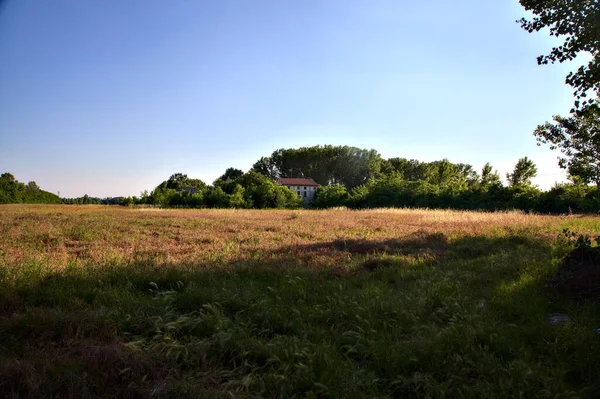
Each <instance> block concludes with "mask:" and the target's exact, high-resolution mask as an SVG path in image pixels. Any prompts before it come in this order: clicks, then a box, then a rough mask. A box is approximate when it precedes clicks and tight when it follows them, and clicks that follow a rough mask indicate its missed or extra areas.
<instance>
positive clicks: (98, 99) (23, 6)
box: [0, 0, 578, 197]
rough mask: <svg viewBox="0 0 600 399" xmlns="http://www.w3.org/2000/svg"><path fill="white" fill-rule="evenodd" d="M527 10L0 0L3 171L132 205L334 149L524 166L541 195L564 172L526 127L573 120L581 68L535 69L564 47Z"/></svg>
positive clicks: (279, 1)
mask: <svg viewBox="0 0 600 399" xmlns="http://www.w3.org/2000/svg"><path fill="white" fill-rule="evenodd" d="M0 2H1V0H0ZM523 15H524V10H523V9H522V7H521V6H520V5H519V3H518V1H517V0H505V1H481V0H455V1H451V2H450V1H447V0H430V1H427V2H415V1H411V2H409V1H398V0H369V1H364V0H193V1H192V0H189V1H188V0H179V1H164V0H163V1H155V0H128V1H122V0H101V1H100V0H53V1H46V0H5V1H4V4H3V6H1V8H0V172H10V173H12V174H13V175H14V176H15V177H16V178H17V180H19V181H23V182H28V181H31V180H33V181H35V182H37V183H38V185H39V186H40V187H41V188H42V189H45V190H47V191H51V192H54V193H60V196H61V197H77V196H82V195H84V194H88V195H90V196H94V197H108V196H128V195H138V194H139V193H140V192H141V191H142V190H152V189H153V188H154V187H155V186H157V185H158V184H159V183H160V182H161V181H163V180H166V179H167V178H168V177H169V176H170V175H171V174H173V173H178V172H179V173H185V174H187V175H188V176H190V177H194V178H200V179H202V180H203V181H205V182H207V183H211V182H212V181H214V180H215V179H216V178H217V177H218V176H220V175H221V174H223V172H224V171H225V169H226V168H228V167H235V168H239V169H242V170H244V171H247V170H249V169H250V168H251V166H252V164H253V163H254V162H255V161H257V160H258V159H259V158H260V157H261V156H269V155H270V154H271V153H272V152H273V151H274V150H276V149H279V148H298V147H303V146H313V145H319V144H320V145H324V144H332V145H350V146H356V147H360V148H367V149H375V150H377V151H379V153H380V154H381V155H382V156H383V157H385V158H390V157H404V158H409V159H418V160H421V161H434V160H440V159H443V158H447V159H448V160H450V161H451V162H460V163H468V164H472V165H473V166H474V167H475V168H476V169H478V170H480V169H481V167H482V166H483V165H484V164H485V163H486V162H491V164H492V165H493V166H494V167H495V168H496V169H497V170H498V171H499V173H500V174H501V176H504V175H505V174H506V172H509V171H511V170H512V168H513V166H514V164H515V163H516V162H517V160H518V159H519V158H521V157H524V156H528V157H529V158H531V159H533V160H534V161H535V163H536V164H537V167H538V171H539V172H538V177H537V178H536V179H534V183H535V184H537V185H538V186H539V187H540V188H543V189H547V188H549V187H551V186H552V185H554V183H555V182H557V181H564V179H565V173H564V171H562V170H560V169H559V168H558V166H557V160H556V157H557V155H558V154H557V153H556V152H554V151H551V150H550V149H548V148H547V147H538V146H537V145H536V141H535V137H534V136H533V135H532V132H533V130H534V129H535V127H536V126H537V125H538V124H541V123H544V122H545V121H547V120H551V118H552V116H553V115H556V114H562V115H566V114H567V113H568V112H569V109H570V107H571V106H572V104H573V98H572V90H571V88H570V87H569V86H567V85H566V84H565V83H564V79H565V76H566V75H567V73H568V72H569V71H571V70H573V69H575V68H576V67H577V62H578V61H575V62H574V63H571V64H570V65H569V64H558V65H550V66H538V65H537V62H536V57H537V56H538V55H541V54H545V53H547V52H548V51H549V50H550V49H551V48H552V46H553V45H554V44H556V41H553V40H552V39H551V38H550V37H549V36H548V34H547V32H540V33H537V34H528V33H527V32H525V31H524V30H522V29H521V28H520V27H519V24H517V23H516V22H515V21H516V20H517V19H518V18H520V17H521V16H523Z"/></svg>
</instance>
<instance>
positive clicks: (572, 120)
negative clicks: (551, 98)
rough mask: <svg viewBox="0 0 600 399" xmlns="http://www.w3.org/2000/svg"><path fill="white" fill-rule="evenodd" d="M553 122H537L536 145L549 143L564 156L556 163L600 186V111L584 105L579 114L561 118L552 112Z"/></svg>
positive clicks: (570, 172) (582, 179) (573, 174)
mask: <svg viewBox="0 0 600 399" xmlns="http://www.w3.org/2000/svg"><path fill="white" fill-rule="evenodd" d="M553 119H554V123H550V122H546V123H545V124H543V125H539V126H538V127H537V129H535V131H534V132H533V134H534V135H535V136H536V139H537V141H538V145H541V144H550V149H552V150H556V149H559V150H560V151H561V152H562V154H563V155H564V156H562V157H558V165H559V166H560V167H561V168H563V169H566V170H567V171H568V172H569V174H570V175H571V176H573V177H578V178H579V179H580V180H581V181H583V182H584V183H586V184H587V183H590V182H591V183H595V184H596V187H599V188H600V111H599V110H598V108H596V107H590V108H587V109H586V110H585V111H583V112H581V113H579V114H578V115H575V116H572V117H568V118H563V117H561V116H554V117H553Z"/></svg>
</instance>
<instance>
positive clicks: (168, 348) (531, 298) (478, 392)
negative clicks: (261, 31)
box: [0, 206, 600, 398]
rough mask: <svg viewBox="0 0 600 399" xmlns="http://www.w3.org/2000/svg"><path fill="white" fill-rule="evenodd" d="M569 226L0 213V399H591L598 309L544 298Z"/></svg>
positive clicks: (572, 221) (438, 218)
mask: <svg viewBox="0 0 600 399" xmlns="http://www.w3.org/2000/svg"><path fill="white" fill-rule="evenodd" d="M569 226H570V227H572V228H573V229H575V230H578V231H580V232H585V233H587V234H591V235H597V234H598V231H599V227H600V219H598V218H592V217H542V216H535V215H524V214H521V213H504V214H484V213H474V212H470V213H469V212H451V211H422V210H415V211H409V210H375V211H364V212H362V211H360V212H358V211H347V210H334V211H314V212H312V211H300V212H298V211H295V212H291V211H139V210H129V209H121V208H117V209H115V208H108V207H105V208H102V207H73V208H68V207H43V206H19V207H16V206H15V207H0V228H1V229H2V231H3V236H2V243H1V244H0V396H2V397H8V398H11V397H57V398H58V397H98V396H101V397H190V398H195V397H206V398H212V397H227V398H230V397H239V398H250V397H272V398H279V397H282V398H287V397H306V398H327V397H330V398H344V397H347V398H360V397H364V398H388V397H423V398H426V397H431V398H443V397H447V398H461V397H462V398H473V397H486V398H488V397H489V398H514V397H524V398H529V397H552V398H555V397H556V398H563V397H569V398H570V397H573V398H574V397H589V398H594V397H597V392H599V390H600V377H598V373H597V370H598V366H600V356H599V355H600V335H598V334H597V333H596V329H598V328H600V309H599V308H598V305H597V303H594V302H590V301H579V302H575V301H571V300H566V299H560V298H553V297H551V296H549V295H548V294H547V293H546V291H545V290H544V287H545V284H546V283H547V282H548V281H549V279H551V278H552V277H553V275H554V274H555V272H556V270H557V268H558V267H559V264H560V259H561V257H562V256H563V255H564V254H565V253H566V252H567V251H568V248H567V247H565V246H564V243H563V242H562V241H560V240H556V237H557V234H558V232H560V231H561V230H562V229H563V228H564V227H569ZM556 312H560V313H564V314H566V315H568V316H569V317H570V319H571V321H570V322H568V323H564V324H559V325H552V324H550V323H549V322H548V315H549V314H551V313H556Z"/></svg>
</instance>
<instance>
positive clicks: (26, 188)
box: [0, 172, 62, 204]
mask: <svg viewBox="0 0 600 399" xmlns="http://www.w3.org/2000/svg"><path fill="white" fill-rule="evenodd" d="M61 202H62V201H61V200H60V198H59V197H58V195H55V194H52V193H49V192H47V191H44V190H42V189H40V188H39V187H38V185H37V184H36V183H35V182H34V181H30V182H29V183H27V184H25V183H21V182H19V181H18V180H17V179H15V177H14V176H13V175H12V174H10V173H8V172H7V173H3V174H2V175H0V204H60V203H61Z"/></svg>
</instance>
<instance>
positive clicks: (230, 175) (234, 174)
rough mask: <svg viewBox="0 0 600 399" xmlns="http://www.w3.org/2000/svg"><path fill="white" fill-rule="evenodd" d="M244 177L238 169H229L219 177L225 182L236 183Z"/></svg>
mask: <svg viewBox="0 0 600 399" xmlns="http://www.w3.org/2000/svg"><path fill="white" fill-rule="evenodd" d="M243 175H244V172H243V171H241V170H240V169H236V168H227V170H225V173H223V175H221V177H219V179H221V180H223V181H236V180H238V179H239V178H240V177H242V176H243Z"/></svg>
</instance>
